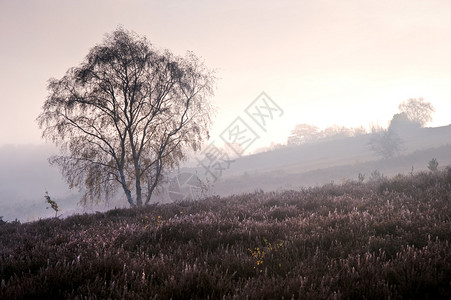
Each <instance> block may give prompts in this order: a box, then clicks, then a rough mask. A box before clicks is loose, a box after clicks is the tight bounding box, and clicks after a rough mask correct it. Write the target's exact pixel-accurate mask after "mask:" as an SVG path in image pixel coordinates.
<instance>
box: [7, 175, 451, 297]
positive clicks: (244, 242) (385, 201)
mask: <svg viewBox="0 0 451 300" xmlns="http://www.w3.org/2000/svg"><path fill="white" fill-rule="evenodd" d="M450 201H451V168H448V169H446V170H444V171H441V172H437V173H434V174H432V173H417V174H414V175H412V176H397V177H396V178H393V179H390V180H381V181H379V182H372V183H365V184H362V183H357V182H347V183H345V184H341V185H334V184H329V185H325V186H323V187H317V188H309V189H303V190H300V191H284V192H279V193H276V192H272V193H252V194H242V195H234V196H230V197H227V198H219V197H215V198H208V199H204V200H201V201H198V202H180V203H173V204H166V205H152V206H148V207H144V208H141V209H138V208H136V209H116V210H111V211H108V212H105V213H97V214H91V215H77V216H72V217H68V218H66V219H64V220H60V219H46V220H40V221H37V222H32V223H26V224H20V223H5V222H0V282H1V283H0V298H1V299H18V298H42V299H44V298H45V299H56V298H59V299H61V298H64V299H81V298H85V297H87V298H89V299H99V298H100V299H107V298H111V299H169V298H172V299H208V298H210V299H236V298H239V299H246V298H247V299H281V298H282V297H283V298H285V299H291V298H302V299H326V298H328V299H332V298H333V299H347V298H354V299H356V298H359V299H361V298H366V299H383V298H390V299H413V298H415V299H450V298H451V290H450V288H449V287H450V284H451V245H450V241H451V230H450V229H451V219H450V216H451V205H450Z"/></svg>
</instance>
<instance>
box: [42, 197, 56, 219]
mask: <svg viewBox="0 0 451 300" xmlns="http://www.w3.org/2000/svg"><path fill="white" fill-rule="evenodd" d="M44 198H45V200H46V201H47V203H48V204H50V207H51V208H52V209H53V210H54V211H55V218H57V217H58V211H59V208H58V204H57V203H56V202H55V201H53V200H52V199H51V198H50V196H49V193H48V192H45V195H44ZM46 209H49V208H48V207H47V208H46Z"/></svg>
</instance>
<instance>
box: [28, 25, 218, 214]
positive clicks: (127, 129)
mask: <svg viewBox="0 0 451 300" xmlns="http://www.w3.org/2000/svg"><path fill="white" fill-rule="evenodd" d="M214 79H215V78H214V76H213V74H212V72H211V71H210V70H208V69H207V68H206V67H205V66H204V64H203V63H202V62H201V61H200V60H199V59H198V58H197V57H196V56H195V55H194V54H193V53H190V52H189V53H188V54H187V55H186V56H185V57H178V56H175V55H173V54H172V53H171V52H169V51H167V50H166V51H158V50H155V49H154V48H153V47H152V45H151V44H150V43H149V42H148V41H147V39H146V38H145V37H141V36H138V35H137V34H136V33H133V32H129V31H126V30H124V29H122V28H118V29H117V30H115V31H114V32H112V33H111V34H108V35H106V37H105V40H104V42H103V43H102V44H100V45H97V46H95V47H93V48H92V49H91V50H90V51H89V53H88V55H87V56H86V58H85V60H84V61H83V62H82V63H81V64H80V66H78V67H74V68H70V69H69V70H68V71H67V73H66V74H65V75H64V76H63V77H62V78H61V79H50V80H49V84H48V90H49V95H48V98H47V99H46V101H45V103H44V105H43V108H42V113H41V114H40V115H39V116H38V118H37V121H38V123H39V126H40V128H41V129H42V131H43V133H42V135H43V137H45V138H47V139H49V140H51V141H53V142H54V143H56V144H57V145H59V146H60V148H61V152H62V155H60V156H54V157H51V158H50V163H51V164H55V165H58V166H59V167H60V168H61V171H62V174H63V175H64V176H65V178H66V179H67V182H68V183H69V186H70V187H71V188H73V187H78V188H80V189H83V190H84V191H85V193H84V196H83V198H82V199H81V202H82V203H83V204H86V203H88V202H89V201H99V200H108V198H109V197H110V196H111V195H112V193H113V192H115V191H116V190H117V188H122V189H123V191H124V193H125V196H126V198H127V201H128V203H129V204H130V205H131V206H141V205H143V204H147V203H149V201H150V199H151V196H152V193H153V192H154V191H155V190H156V188H157V187H158V186H159V183H160V182H161V179H162V176H163V172H164V170H166V169H171V168H174V167H176V166H177V165H178V164H179V162H180V161H182V160H183V159H184V158H185V152H186V150H187V148H188V147H190V148H192V149H193V150H194V151H196V150H198V149H199V147H200V144H201V142H202V141H203V140H204V139H205V138H208V128H209V126H210V124H211V112H212V105H211V103H210V102H209V99H210V97H212V96H213V85H214Z"/></svg>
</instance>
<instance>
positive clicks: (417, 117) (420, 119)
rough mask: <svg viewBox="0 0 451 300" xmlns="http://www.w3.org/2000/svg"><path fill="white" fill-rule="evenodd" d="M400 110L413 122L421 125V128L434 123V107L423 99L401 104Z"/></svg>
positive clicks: (411, 99)
mask: <svg viewBox="0 0 451 300" xmlns="http://www.w3.org/2000/svg"><path fill="white" fill-rule="evenodd" d="M399 110H400V111H401V113H404V114H405V116H407V118H408V119H409V120H410V121H411V122H415V123H417V124H419V125H420V126H421V127H423V126H425V125H426V124H427V123H428V122H431V121H432V113H433V112H434V111H435V109H434V106H432V104H431V103H429V102H427V101H426V100H424V99H423V98H418V99H416V98H410V99H408V100H407V101H403V102H402V103H401V104H399Z"/></svg>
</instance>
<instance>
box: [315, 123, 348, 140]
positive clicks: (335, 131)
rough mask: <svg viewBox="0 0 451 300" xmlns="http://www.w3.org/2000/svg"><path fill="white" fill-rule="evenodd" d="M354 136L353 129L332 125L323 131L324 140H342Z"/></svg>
mask: <svg viewBox="0 0 451 300" xmlns="http://www.w3.org/2000/svg"><path fill="white" fill-rule="evenodd" d="M353 135H354V131H353V129H351V128H347V127H344V126H339V125H332V126H329V127H327V128H326V129H324V130H323V131H321V137H322V138H342V137H350V136H353Z"/></svg>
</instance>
